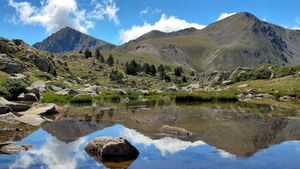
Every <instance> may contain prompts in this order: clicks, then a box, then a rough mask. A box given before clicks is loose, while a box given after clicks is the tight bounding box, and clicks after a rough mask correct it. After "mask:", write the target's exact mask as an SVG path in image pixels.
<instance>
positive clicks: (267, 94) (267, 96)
mask: <svg viewBox="0 0 300 169" xmlns="http://www.w3.org/2000/svg"><path fill="white" fill-rule="evenodd" d="M254 97H255V98H272V97H273V96H272V95H271V94H269V93H260V94H257V95H255V96H254Z"/></svg>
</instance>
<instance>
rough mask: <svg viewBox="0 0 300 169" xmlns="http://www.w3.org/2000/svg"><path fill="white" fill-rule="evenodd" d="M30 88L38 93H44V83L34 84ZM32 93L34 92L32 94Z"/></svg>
mask: <svg viewBox="0 0 300 169" xmlns="http://www.w3.org/2000/svg"><path fill="white" fill-rule="evenodd" d="M30 87H31V88H34V89H38V90H39V92H40V93H43V92H46V91H47V90H46V83H45V82H44V81H42V80H40V81H37V82H34V83H32V84H31V86H30ZM32 93H34V92H32Z"/></svg>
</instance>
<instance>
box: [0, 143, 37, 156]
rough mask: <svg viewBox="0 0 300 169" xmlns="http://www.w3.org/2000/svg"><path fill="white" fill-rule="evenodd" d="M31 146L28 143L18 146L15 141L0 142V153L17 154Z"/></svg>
mask: <svg viewBox="0 0 300 169" xmlns="http://www.w3.org/2000/svg"><path fill="white" fill-rule="evenodd" d="M31 147H32V146H31V145H29V144H25V145H22V146H19V145H17V144H16V143H0V154H17V153H19V152H22V151H27V150H29V149H30V148H31Z"/></svg>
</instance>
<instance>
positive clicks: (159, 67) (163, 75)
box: [157, 65, 166, 80]
mask: <svg viewBox="0 0 300 169" xmlns="http://www.w3.org/2000/svg"><path fill="white" fill-rule="evenodd" d="M157 70H158V73H159V75H160V79H161V80H163V79H164V77H165V76H166V72H165V68H164V66H163V65H159V66H158V68H157Z"/></svg>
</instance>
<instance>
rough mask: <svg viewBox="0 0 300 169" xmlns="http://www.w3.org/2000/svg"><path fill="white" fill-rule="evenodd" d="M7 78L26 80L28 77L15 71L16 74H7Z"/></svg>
mask: <svg viewBox="0 0 300 169" xmlns="http://www.w3.org/2000/svg"><path fill="white" fill-rule="evenodd" d="M9 79H11V80H28V77H27V76H25V75H23V74H20V73H17V74H13V75H11V76H9Z"/></svg>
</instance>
